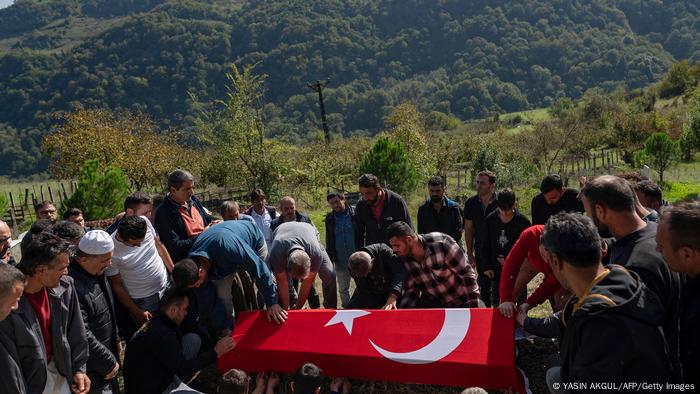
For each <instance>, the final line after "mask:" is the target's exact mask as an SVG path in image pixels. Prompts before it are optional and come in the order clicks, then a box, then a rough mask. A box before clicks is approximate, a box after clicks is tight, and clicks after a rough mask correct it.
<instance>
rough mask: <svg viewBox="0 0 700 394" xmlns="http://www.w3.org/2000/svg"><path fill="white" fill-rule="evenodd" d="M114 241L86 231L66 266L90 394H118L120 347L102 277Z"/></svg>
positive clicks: (111, 302)
mask: <svg viewBox="0 0 700 394" xmlns="http://www.w3.org/2000/svg"><path fill="white" fill-rule="evenodd" d="M113 251H114V242H113V241H112V237H111V236H110V235H109V234H108V233H107V232H105V231H102V230H93V231H88V232H87V233H85V235H84V236H83V237H82V238H81V239H80V243H79V244H78V250H77V251H76V253H75V257H74V258H72V259H71V262H70V265H69V266H68V275H70V277H71V278H73V283H74V284H75V291H76V293H77V294H78V301H80V311H81V312H82V317H83V324H84V325H85V336H86V337H87V342H88V347H89V354H90V358H88V361H87V364H86V368H87V375H88V377H89V378H90V382H91V385H90V392H91V393H101V394H107V393H113V392H118V391H119V390H118V387H117V381H116V379H115V378H116V376H117V373H118V372H119V353H120V346H119V344H118V337H117V321H116V318H115V314H114V298H113V297H112V292H111V291H110V289H109V285H108V284H107V279H106V278H105V275H104V272H105V270H106V269H107V268H108V267H109V266H110V265H111V264H112V252H113Z"/></svg>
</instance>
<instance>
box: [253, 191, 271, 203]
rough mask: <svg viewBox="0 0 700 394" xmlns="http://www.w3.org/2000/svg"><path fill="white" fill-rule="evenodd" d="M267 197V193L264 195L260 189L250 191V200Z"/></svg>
mask: <svg viewBox="0 0 700 394" xmlns="http://www.w3.org/2000/svg"><path fill="white" fill-rule="evenodd" d="M261 198H263V199H267V195H265V192H264V191H262V189H255V190H253V191H252V192H250V201H251V202H253V201H256V200H259V199H261Z"/></svg>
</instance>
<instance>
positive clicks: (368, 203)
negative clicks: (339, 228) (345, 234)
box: [355, 174, 413, 249]
mask: <svg viewBox="0 0 700 394" xmlns="http://www.w3.org/2000/svg"><path fill="white" fill-rule="evenodd" d="M358 183H359V186H360V193H361V194H362V200H360V202H358V203H357V206H356V207H355V245H356V249H360V248H361V247H363V246H365V245H371V244H376V243H385V244H387V245H388V242H389V240H388V239H387V237H386V229H387V228H388V227H389V226H390V225H391V224H392V223H396V222H404V223H407V224H408V225H409V226H410V227H413V225H412V224H411V215H410V214H409V213H408V207H406V201H404V199H403V197H401V196H399V195H398V194H396V193H394V192H392V191H391V190H389V189H386V188H383V187H382V186H381V184H380V183H379V178H377V177H376V176H375V175H373V174H364V175H362V176H361V177H360V179H359V180H358Z"/></svg>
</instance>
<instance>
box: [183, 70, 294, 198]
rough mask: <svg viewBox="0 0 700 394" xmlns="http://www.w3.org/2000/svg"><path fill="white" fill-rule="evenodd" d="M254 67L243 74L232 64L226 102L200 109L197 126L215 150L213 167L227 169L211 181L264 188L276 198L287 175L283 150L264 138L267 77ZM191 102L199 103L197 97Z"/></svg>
mask: <svg viewBox="0 0 700 394" xmlns="http://www.w3.org/2000/svg"><path fill="white" fill-rule="evenodd" d="M253 68H254V66H252V65H248V66H245V67H244V68H243V70H242V71H240V70H239V69H238V68H237V67H236V66H235V65H233V66H232V72H231V73H227V74H226V77H227V78H228V81H229V85H228V86H227V89H228V93H227V94H226V99H225V100H218V101H215V102H214V103H213V104H214V106H215V108H214V109H213V110H212V109H209V110H208V109H203V110H201V112H200V116H199V118H198V119H197V121H196V125H197V128H198V129H199V130H200V132H201V133H200V140H201V141H202V142H204V143H206V144H207V145H208V146H209V147H210V148H211V149H212V150H213V153H214V157H215V159H214V162H213V165H214V166H215V167H218V166H221V165H223V166H224V167H225V168H223V169H218V170H215V171H212V174H218V175H219V176H218V177H216V178H212V177H211V176H210V177H209V180H211V181H214V182H215V183H217V184H219V185H228V186H230V185H233V184H235V183H236V182H239V181H240V180H242V181H243V185H239V186H244V187H246V188H248V189H253V188H261V189H263V190H265V192H266V193H267V194H269V195H271V196H274V195H275V194H276V189H277V187H278V183H279V181H280V178H281V177H282V176H283V174H284V173H286V172H287V166H286V165H285V164H284V162H283V161H282V158H283V155H282V152H283V150H284V147H283V146H282V144H281V143H279V142H278V141H277V140H270V139H267V138H265V126H264V123H263V119H262V116H261V113H262V108H263V104H262V100H263V86H264V83H265V76H264V75H256V74H254V73H253ZM192 99H193V100H195V101H196V97H195V96H194V95H192ZM210 175H211V174H210Z"/></svg>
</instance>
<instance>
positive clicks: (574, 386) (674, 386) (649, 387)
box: [552, 382, 695, 392]
mask: <svg viewBox="0 0 700 394" xmlns="http://www.w3.org/2000/svg"><path fill="white" fill-rule="evenodd" d="M552 388H553V389H554V390H560V389H563V390H566V391H572V390H615V391H655V392H662V391H676V392H684V391H692V390H694V389H695V386H694V385H693V384H692V383H646V382H641V383H638V382H624V383H621V382H591V383H587V382H564V383H559V382H554V383H552Z"/></svg>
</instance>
